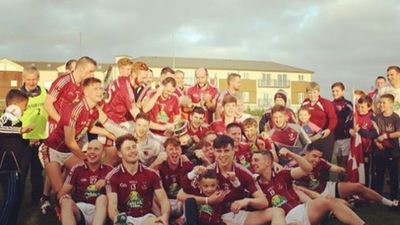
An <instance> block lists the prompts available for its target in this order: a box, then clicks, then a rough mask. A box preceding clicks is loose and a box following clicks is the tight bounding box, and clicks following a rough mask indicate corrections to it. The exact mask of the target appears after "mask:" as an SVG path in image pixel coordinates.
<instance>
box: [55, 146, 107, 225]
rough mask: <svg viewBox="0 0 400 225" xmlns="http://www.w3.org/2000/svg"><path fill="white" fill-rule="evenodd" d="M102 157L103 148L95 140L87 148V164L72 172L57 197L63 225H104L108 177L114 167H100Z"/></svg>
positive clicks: (82, 164)
mask: <svg viewBox="0 0 400 225" xmlns="http://www.w3.org/2000/svg"><path fill="white" fill-rule="evenodd" d="M103 155H104V150H103V144H101V143H100V141H98V140H92V141H90V142H89V144H88V146H87V151H86V156H87V161H85V162H82V163H80V164H77V165H76V166H74V167H73V168H72V169H71V170H70V172H69V174H68V176H67V178H66V179H65V183H64V185H63V187H62V188H61V190H60V192H59V193H58V196H59V203H60V206H61V223H62V224H63V225H67V224H71V225H72V224H87V225H91V224H104V223H105V221H106V218H107V197H106V195H105V185H106V182H105V177H106V175H107V174H108V172H110V171H111V170H112V167H110V166H108V165H105V164H102V163H101V158H102V156H103ZM73 189H75V191H74V194H72V190H73ZM72 196H74V197H72Z"/></svg>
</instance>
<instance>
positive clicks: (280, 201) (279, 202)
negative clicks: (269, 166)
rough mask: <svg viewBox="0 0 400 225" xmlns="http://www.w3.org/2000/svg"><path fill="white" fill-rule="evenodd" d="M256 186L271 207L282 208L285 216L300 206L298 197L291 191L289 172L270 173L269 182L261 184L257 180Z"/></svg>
mask: <svg viewBox="0 0 400 225" xmlns="http://www.w3.org/2000/svg"><path fill="white" fill-rule="evenodd" d="M258 184H259V185H260V187H261V190H262V191H263V192H264V194H265V196H266V197H267V200H268V202H270V204H271V206H273V207H279V208H282V209H283V210H285V213H286V215H287V213H288V212H289V211H290V210H291V209H293V208H294V207H296V206H298V205H299V204H301V202H300V199H299V196H297V194H296V192H295V191H294V190H293V178H292V176H291V175H290V170H282V171H280V172H279V173H277V174H276V173H274V172H272V177H271V180H270V181H268V182H261V179H260V178H259V179H258Z"/></svg>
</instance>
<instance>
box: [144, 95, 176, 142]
mask: <svg viewBox="0 0 400 225" xmlns="http://www.w3.org/2000/svg"><path fill="white" fill-rule="evenodd" d="M154 94H155V92H152V93H150V94H149V96H150V97H151V96H153V95H154ZM149 113H150V115H149V117H150V120H151V121H152V122H154V123H158V124H167V123H172V122H174V117H175V116H177V115H179V114H181V110H180V108H179V99H178V96H176V95H175V94H173V95H171V96H169V97H168V98H166V99H164V98H163V97H162V96H160V97H158V99H157V101H156V103H155V104H154V106H153V108H152V109H151V110H150V112H149ZM152 132H153V133H156V134H158V135H163V131H161V132H160V131H158V130H152Z"/></svg>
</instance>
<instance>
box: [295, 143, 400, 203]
mask: <svg viewBox="0 0 400 225" xmlns="http://www.w3.org/2000/svg"><path fill="white" fill-rule="evenodd" d="M322 154H323V153H322V151H321V150H319V149H315V148H311V147H310V148H308V149H307V151H306V154H305V155H304V159H305V160H307V162H309V163H310V164H311V165H312V167H313V169H312V171H311V172H310V173H309V174H308V175H307V176H305V177H302V178H300V179H297V181H296V184H299V185H301V186H303V187H305V188H308V189H310V190H313V191H316V192H318V193H320V194H321V195H322V196H326V197H332V198H343V199H347V198H349V197H352V196H353V195H356V196H358V197H359V198H361V199H364V200H368V201H374V202H377V203H382V204H383V205H386V206H390V207H393V206H398V200H394V201H392V200H389V199H386V198H385V197H383V196H381V195H379V194H378V193H376V192H375V191H373V190H372V189H370V188H368V187H365V186H364V185H362V184H360V183H350V182H333V181H326V180H324V179H323V178H322V176H321V173H323V172H326V171H329V172H333V173H345V172H346V169H344V168H342V167H339V166H336V165H334V164H331V163H329V162H327V161H325V160H324V159H323V158H322Z"/></svg>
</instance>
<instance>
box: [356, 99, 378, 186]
mask: <svg viewBox="0 0 400 225" xmlns="http://www.w3.org/2000/svg"><path fill="white" fill-rule="evenodd" d="M357 103H358V104H357V105H358V107H357V114H356V116H355V122H356V125H355V127H354V128H352V129H350V135H351V136H354V135H355V133H358V134H359V135H360V136H361V146H362V150H363V153H364V163H365V184H366V186H368V187H370V181H371V180H370V174H371V171H370V170H371V163H370V162H371V149H372V148H371V147H372V141H373V140H374V139H375V138H376V137H378V127H377V125H376V123H375V122H374V121H373V119H374V118H373V112H372V106H373V100H372V98H371V97H369V96H363V97H360V98H359V99H358V101H357Z"/></svg>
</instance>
